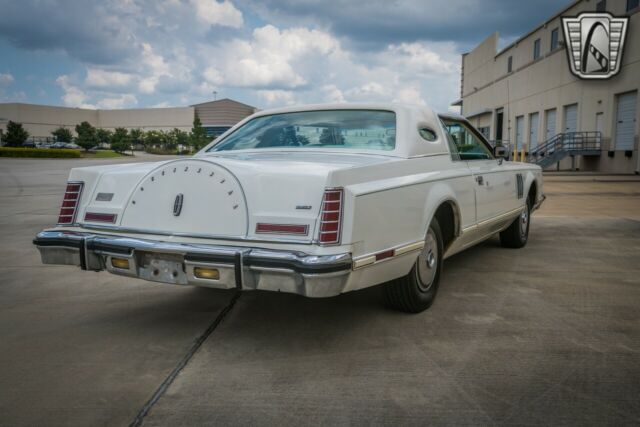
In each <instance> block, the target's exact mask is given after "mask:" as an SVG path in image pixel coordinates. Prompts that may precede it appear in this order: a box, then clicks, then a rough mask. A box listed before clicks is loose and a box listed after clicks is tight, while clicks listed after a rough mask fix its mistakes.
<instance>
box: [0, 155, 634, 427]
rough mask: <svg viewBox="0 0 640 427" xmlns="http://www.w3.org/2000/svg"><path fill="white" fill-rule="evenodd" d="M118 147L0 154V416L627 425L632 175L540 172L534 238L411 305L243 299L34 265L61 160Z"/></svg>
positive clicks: (459, 270) (459, 266)
mask: <svg viewBox="0 0 640 427" xmlns="http://www.w3.org/2000/svg"><path fill="white" fill-rule="evenodd" d="M153 159H154V158H153V157H151V156H147V157H145V158H143V159H142V160H144V161H147V160H153ZM134 160H135V159H129V161H134ZM118 161H122V159H119V160H44V159H32V160H29V159H0V236H1V237H0V239H1V242H2V244H1V245H0V260H2V264H0V425H128V424H130V423H132V422H134V420H136V422H138V423H140V422H142V423H143V424H144V425H195V424H211V425H214V424H215V425H221V424H222V425H224V424H261V425H263V424H264V425H268V424H278V425H281V424H285V425H300V424H327V425H335V424H356V425H360V424H367V425H369V424H420V425H424V424H446V425H478V424H482V425H486V424H527V425H535V424H556V425H557V424H575V425H602V424H616V425H638V424H639V423H640V399H639V398H638V396H640V180H639V179H638V178H637V177H634V176H602V175H589V174H573V175H562V174H551V175H547V176H546V177H545V193H546V194H547V196H548V198H547V201H546V202H545V204H544V205H543V208H542V209H540V210H539V211H537V212H536V213H535V215H534V216H533V221H532V226H531V235H530V241H529V244H528V245H527V246H526V247H525V248H524V249H522V250H509V249H503V248H500V247H499V245H498V240H497V239H492V240H490V241H487V242H485V243H484V244H482V245H480V246H479V247H476V248H473V249H471V250H468V251H466V252H463V253H461V254H459V255H456V256H454V257H453V258H451V259H449V260H447V261H446V262H445V265H444V269H445V270H444V273H443V277H442V282H441V287H440V292H439V295H438V298H437V300H436V302H435V304H434V306H433V307H432V308H431V309H430V310H428V311H426V312H424V313H422V314H418V315H407V314H401V313H397V312H394V311H390V310H387V309H386V308H385V307H384V306H383V305H382V303H381V298H380V289H379V288H371V289H367V290H364V291H360V292H355V293H351V294H346V295H342V296H340V297H336V298H330V299H320V300H312V299H305V298H302V297H299V296H295V295H288V294H274V293H264V292H253V293H252V292H246V293H242V294H240V295H239V297H237V295H236V294H235V292H233V291H218V290H212V289H198V288H186V287H185V288H181V287H173V286H169V285H161V284H153V283H147V282H143V281H139V280H135V279H126V278H123V277H118V276H113V275H109V274H107V273H99V274H97V273H89V272H82V271H80V270H79V269H77V268H74V267H57V266H44V265H41V263H40V258H39V255H38V253H37V250H36V249H35V248H34V247H33V245H32V244H31V239H32V238H33V236H34V235H35V233H36V232H38V231H39V230H41V229H42V228H44V227H47V226H50V225H52V224H53V223H55V221H56V218H57V210H58V207H59V203H60V200H61V197H62V192H63V190H64V186H65V182H66V177H67V174H68V170H69V169H70V168H71V167H74V166H77V165H89V164H107V163H115V162H118ZM199 339H200V340H203V342H202V346H200V347H199V348H198V347H196V346H194V342H196V341H197V340H199ZM181 364H183V365H184V368H183V369H181V370H180V369H177V367H178V368H179V367H180V366H182V365H181ZM172 372H173V373H177V376H175V379H174V378H173V377H172V375H171V374H172Z"/></svg>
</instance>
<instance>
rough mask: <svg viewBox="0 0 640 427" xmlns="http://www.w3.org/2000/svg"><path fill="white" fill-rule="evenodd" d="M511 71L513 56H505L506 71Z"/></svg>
mask: <svg viewBox="0 0 640 427" xmlns="http://www.w3.org/2000/svg"><path fill="white" fill-rule="evenodd" d="M512 71H513V56H510V57H508V58H507V73H510V72H512Z"/></svg>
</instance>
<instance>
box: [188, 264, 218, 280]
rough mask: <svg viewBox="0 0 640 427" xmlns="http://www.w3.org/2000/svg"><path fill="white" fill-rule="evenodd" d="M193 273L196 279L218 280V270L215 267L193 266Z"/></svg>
mask: <svg viewBox="0 0 640 427" xmlns="http://www.w3.org/2000/svg"><path fill="white" fill-rule="evenodd" d="M193 275H194V276H196V277H197V278H198V279H209V280H218V279H220V271H218V269H217V268H207V267H195V268H194V269H193Z"/></svg>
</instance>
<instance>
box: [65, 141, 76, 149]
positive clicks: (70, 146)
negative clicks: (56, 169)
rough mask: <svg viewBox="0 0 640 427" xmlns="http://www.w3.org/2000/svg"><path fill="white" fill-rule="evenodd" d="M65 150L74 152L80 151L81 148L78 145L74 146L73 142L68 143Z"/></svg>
mask: <svg viewBox="0 0 640 427" xmlns="http://www.w3.org/2000/svg"><path fill="white" fill-rule="evenodd" d="M63 148H70V149H72V150H79V149H80V146H79V145H78V144H74V143H73V142H66V143H65V144H64V147H63Z"/></svg>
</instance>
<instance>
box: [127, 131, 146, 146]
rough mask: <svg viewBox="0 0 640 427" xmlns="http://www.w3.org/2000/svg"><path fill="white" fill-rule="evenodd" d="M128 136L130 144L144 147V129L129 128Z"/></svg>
mask: <svg viewBox="0 0 640 427" xmlns="http://www.w3.org/2000/svg"><path fill="white" fill-rule="evenodd" d="M129 137H130V138H131V144H132V145H142V146H143V147H144V131H143V130H142V129H131V130H130V131H129Z"/></svg>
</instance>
